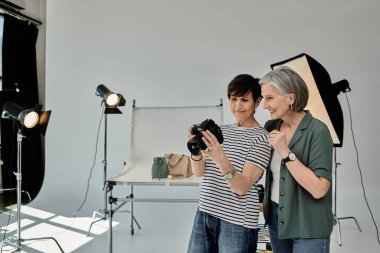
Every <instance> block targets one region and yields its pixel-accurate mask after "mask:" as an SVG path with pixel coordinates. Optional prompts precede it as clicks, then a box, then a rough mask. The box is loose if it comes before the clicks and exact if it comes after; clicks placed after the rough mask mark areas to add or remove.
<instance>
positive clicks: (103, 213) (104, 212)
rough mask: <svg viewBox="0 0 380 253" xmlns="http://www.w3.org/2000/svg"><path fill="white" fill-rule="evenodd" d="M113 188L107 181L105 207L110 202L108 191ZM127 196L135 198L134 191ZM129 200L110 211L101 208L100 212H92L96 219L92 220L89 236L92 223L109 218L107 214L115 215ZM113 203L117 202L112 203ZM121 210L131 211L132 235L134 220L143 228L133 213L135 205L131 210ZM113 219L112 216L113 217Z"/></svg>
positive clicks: (132, 232)
mask: <svg viewBox="0 0 380 253" xmlns="http://www.w3.org/2000/svg"><path fill="white" fill-rule="evenodd" d="M112 188H113V185H112V184H110V183H109V182H108V181H107V182H106V183H105V187H104V200H105V207H107V205H108V204H109V203H107V202H109V201H111V200H109V199H108V193H109V192H110V191H112ZM127 198H133V193H131V194H130V195H129V196H128V197H127ZM126 203H127V202H122V203H120V204H119V205H118V206H117V207H116V208H114V210H111V211H109V210H108V209H104V210H100V212H97V211H94V212H93V214H92V219H93V220H94V221H93V222H91V225H90V227H89V229H88V233H87V237H88V236H90V234H91V228H92V225H94V224H95V223H97V222H99V221H102V220H103V221H106V220H107V216H108V217H111V216H113V213H115V212H116V211H117V210H119V209H120V208H121V207H122V206H124V205H125V204H126ZM111 204H116V203H111ZM120 212H126V213H130V217H131V235H134V231H135V230H134V227H133V222H135V223H136V225H137V227H138V228H139V229H141V226H140V224H139V223H138V222H137V220H136V218H135V216H134V215H133V207H132V209H131V211H128V210H124V211H120ZM96 217H100V218H99V219H97V220H95V219H96ZM111 219H112V218H111Z"/></svg>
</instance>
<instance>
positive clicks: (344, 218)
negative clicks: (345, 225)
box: [338, 216, 362, 232]
mask: <svg viewBox="0 0 380 253" xmlns="http://www.w3.org/2000/svg"><path fill="white" fill-rule="evenodd" d="M347 219H353V220H354V221H355V223H356V227H357V228H358V230H359V232H362V229H361V228H360V226H359V223H358V221H357V220H356V218H355V217H353V216H349V217H340V218H338V220H347Z"/></svg>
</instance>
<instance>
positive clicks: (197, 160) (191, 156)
mask: <svg viewBox="0 0 380 253" xmlns="http://www.w3.org/2000/svg"><path fill="white" fill-rule="evenodd" d="M190 158H191V160H193V161H196V162H199V161H200V160H202V156H201V157H200V158H199V159H194V158H193V155H190Z"/></svg>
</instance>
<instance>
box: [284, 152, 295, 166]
mask: <svg viewBox="0 0 380 253" xmlns="http://www.w3.org/2000/svg"><path fill="white" fill-rule="evenodd" d="M294 160H296V155H295V154H294V153H292V152H290V153H289V154H288V156H287V157H285V158H284V159H282V164H285V163H287V162H290V161H294Z"/></svg>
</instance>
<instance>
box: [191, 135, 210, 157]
mask: <svg viewBox="0 0 380 253" xmlns="http://www.w3.org/2000/svg"><path fill="white" fill-rule="evenodd" d="M187 148H188V149H189V151H190V153H191V154H193V155H201V154H202V152H201V150H204V149H206V145H205V144H204V143H203V141H202V135H197V136H195V137H194V138H192V139H190V140H189V141H188V142H187Z"/></svg>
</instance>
